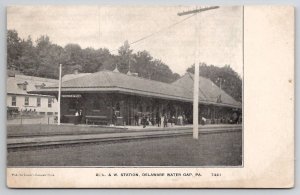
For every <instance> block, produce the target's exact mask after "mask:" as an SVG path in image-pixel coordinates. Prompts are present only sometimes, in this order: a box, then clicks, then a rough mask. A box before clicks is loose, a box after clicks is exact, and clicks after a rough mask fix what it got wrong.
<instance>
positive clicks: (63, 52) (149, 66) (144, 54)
mask: <svg viewBox="0 0 300 195" xmlns="http://www.w3.org/2000/svg"><path fill="white" fill-rule="evenodd" d="M7 42H8V49H7V50H8V67H11V66H17V68H18V69H19V70H21V72H22V73H24V74H26V75H32V76H40V77H46V78H58V67H59V64H63V75H64V74H70V73H73V71H74V69H79V70H80V71H81V72H91V73H93V72H97V71H100V70H104V69H106V70H113V69H114V68H115V66H116V64H118V69H119V71H120V72H121V73H127V72H128V70H129V65H130V71H131V72H134V73H138V75H139V76H140V77H143V78H147V79H152V80H157V81H162V82H169V83H170V82H173V81H174V80H176V79H178V78H179V75H178V74H177V73H173V72H172V70H171V69H170V68H169V67H168V65H166V64H165V63H163V62H162V61H161V60H158V59H155V58H153V57H152V56H151V54H150V53H149V52H148V51H138V52H137V53H133V50H132V49H131V48H130V45H129V43H128V41H125V42H124V44H123V45H122V46H121V47H120V48H119V50H118V54H117V55H112V54H111V53H110V52H109V50H108V49H106V48H99V49H97V50H95V49H94V48H90V47H89V48H85V49H82V48H81V47H80V45H78V44H73V43H70V44H67V45H66V46H65V47H64V48H63V47H61V46H59V45H56V44H53V43H52V42H51V41H50V38H49V37H48V36H47V35H43V36H41V37H39V38H38V39H37V40H36V42H35V44H33V42H32V40H31V37H28V38H27V40H21V39H20V38H19V37H18V33H17V31H15V30H9V31H8V37H7Z"/></svg>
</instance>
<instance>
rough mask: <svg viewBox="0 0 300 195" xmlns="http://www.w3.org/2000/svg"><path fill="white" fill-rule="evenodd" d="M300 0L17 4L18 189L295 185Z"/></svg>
mask: <svg viewBox="0 0 300 195" xmlns="http://www.w3.org/2000/svg"><path fill="white" fill-rule="evenodd" d="M294 32H295V29H294V8H293V7H291V6H201V5H195V6H192V5H191V6H10V7H7V91H6V92H7V97H6V100H7V101H6V104H7V186H8V187H10V188H291V187H293V186H294V53H295V52H294V39H295V37H294Z"/></svg>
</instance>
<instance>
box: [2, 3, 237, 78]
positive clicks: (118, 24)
mask: <svg viewBox="0 0 300 195" xmlns="http://www.w3.org/2000/svg"><path fill="white" fill-rule="evenodd" d="M197 7H199V6H189V7H187V6H13V7H8V9H7V29H15V30H17V31H18V33H19V36H20V37H21V38H25V39H26V38H27V37H28V36H31V38H32V39H33V40H36V39H37V38H38V37H40V36H41V35H48V36H49V37H50V40H51V42H52V43H55V44H58V45H60V46H63V47H64V46H65V45H66V44H68V43H77V44H79V45H80V46H81V47H82V48H86V47H93V48H95V49H98V48H107V49H109V50H110V51H111V52H112V53H113V54H116V53H117V49H118V48H119V47H120V46H121V45H123V44H124V42H125V41H126V40H128V42H129V43H131V42H134V41H136V40H139V39H140V38H143V37H145V36H147V35H151V34H153V33H154V35H153V36H151V37H148V38H147V39H144V40H143V41H140V42H138V43H136V44H132V45H131V49H133V51H134V52H137V51H142V50H147V51H149V53H150V54H151V55H152V56H153V57H154V58H155V59H160V60H161V61H163V62H164V63H166V64H167V65H168V66H169V67H170V68H171V70H172V71H173V72H176V73H178V74H180V75H183V74H184V73H185V71H186V69H187V68H188V67H190V66H191V65H192V64H194V63H195V62H204V63H206V64H209V65H210V64H213V65H215V66H220V67H221V66H224V65H230V66H231V67H232V68H233V69H234V70H235V71H236V72H237V73H238V74H239V75H240V76H242V74H243V9H242V7H240V6H235V7H220V8H219V9H214V10H210V11H206V12H202V13H200V14H199V15H198V16H197V17H195V16H191V15H187V16H178V15H177V13H178V12H182V11H187V10H192V9H195V8H197ZM190 16H191V17H190ZM187 17H189V18H188V19H186V20H184V19H185V18H187ZM182 20H184V21H182ZM173 24H176V25H173ZM172 25H173V26H172ZM169 26H172V27H169ZM197 27H198V28H197ZM197 29H198V30H197ZM197 41H198V42H197ZM197 43H198V44H197ZM196 51H198V55H196V53H197V52H196Z"/></svg>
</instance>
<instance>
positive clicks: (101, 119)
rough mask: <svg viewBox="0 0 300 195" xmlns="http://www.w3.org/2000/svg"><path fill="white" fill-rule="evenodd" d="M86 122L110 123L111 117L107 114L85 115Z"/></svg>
mask: <svg viewBox="0 0 300 195" xmlns="http://www.w3.org/2000/svg"><path fill="white" fill-rule="evenodd" d="M85 123H86V124H93V125H95V124H101V125H107V124H108V123H109V119H108V118H107V116H89V115H87V116H85Z"/></svg>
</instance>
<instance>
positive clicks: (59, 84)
mask: <svg viewBox="0 0 300 195" xmlns="http://www.w3.org/2000/svg"><path fill="white" fill-rule="evenodd" d="M60 101H61V64H59V79H58V112H57V114H58V115H57V125H60V103H61V102H60Z"/></svg>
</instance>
